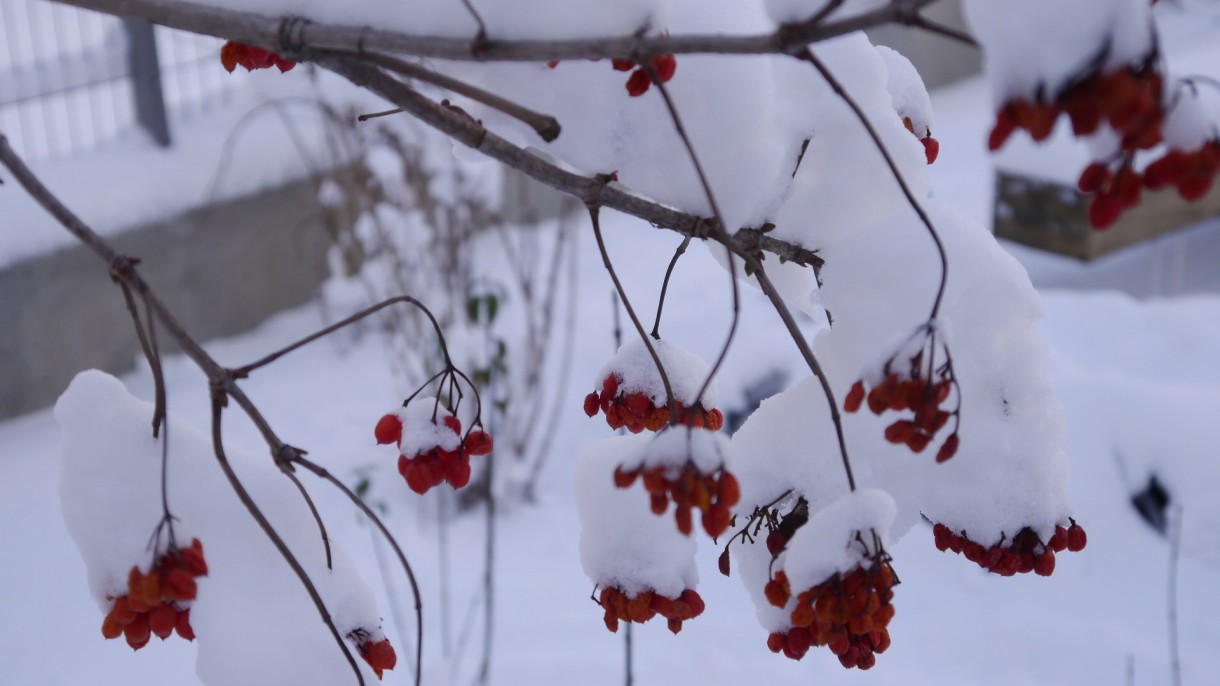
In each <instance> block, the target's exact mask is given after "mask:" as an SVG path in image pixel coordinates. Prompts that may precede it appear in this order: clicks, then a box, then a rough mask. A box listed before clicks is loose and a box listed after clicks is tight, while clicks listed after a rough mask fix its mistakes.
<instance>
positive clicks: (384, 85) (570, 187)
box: [315, 54, 822, 269]
mask: <svg viewBox="0 0 1220 686" xmlns="http://www.w3.org/2000/svg"><path fill="white" fill-rule="evenodd" d="M315 61H316V62H317V63H318V64H320V65H321V66H323V67H326V68H327V69H330V70H332V71H334V72H335V73H337V74H339V75H340V76H343V77H344V78H346V79H348V80H349V81H351V82H352V83H355V84H356V85H358V86H364V87H366V88H368V89H369V90H371V91H372V92H374V93H376V94H378V95H380V96H381V97H383V98H385V99H386V100H389V101H390V102H392V103H393V104H395V105H397V106H399V107H401V108H402V109H403V110H405V111H407V112H409V113H410V114H412V115H413V116H415V117H416V118H418V119H419V120H420V121H422V122H424V123H425V124H428V125H429V126H431V127H433V128H435V129H437V130H438V131H440V132H441V133H444V134H446V135H447V136H449V137H451V138H453V139H454V140H455V141H457V142H459V143H462V144H464V145H467V146H469V147H471V148H474V149H475V150H478V151H479V152H481V153H483V154H484V155H487V156H488V157H490V158H492V159H494V160H497V161H499V162H502V163H504V164H505V165H507V166H509V167H511V168H513V169H516V170H518V171H521V172H523V173H525V174H526V175H527V176H530V177H531V178H533V179H534V180H536V181H539V182H541V183H543V184H545V185H547V186H550V187H551V188H554V189H556V190H559V191H562V192H564V193H567V194H569V195H572V196H575V197H576V198H577V199H579V200H581V201H583V202H585V203H586V204H588V203H593V204H596V205H599V206H601V207H607V208H610V209H613V210H618V211H619V212H623V213H624V214H629V215H632V216H634V217H638V218H640V219H643V220H644V221H647V222H649V223H651V224H654V225H656V226H659V227H663V228H666V229H670V230H672V231H676V232H678V233H680V234H682V235H684V236H703V235H705V232H706V230H707V229H706V226H707V224H708V223H709V222H711V221H712V220H710V219H707V218H704V217H697V216H695V215H692V214H688V213H686V212H682V211H680V210H676V209H673V208H672V207H668V206H665V205H662V204H660V203H658V202H655V201H652V200H649V199H647V198H644V197H641V196H639V195H635V194H634V193H632V192H630V190H629V189H627V188H625V187H624V186H621V185H618V184H612V183H608V182H607V181H606V179H605V178H602V177H597V176H584V175H581V174H577V173H574V172H571V171H568V170H566V169H564V168H562V167H560V166H558V165H557V164H554V163H552V162H550V161H548V160H546V159H544V158H543V157H541V156H539V155H537V154H534V153H532V152H529V151H527V150H525V149H523V148H521V147H519V146H516V145H513V144H512V143H510V142H508V141H507V140H505V139H504V138H502V137H500V136H498V135H496V134H495V133H493V132H491V131H488V130H487V129H486V128H484V127H483V126H482V125H481V124H479V123H478V122H477V121H475V120H474V119H471V118H470V117H467V116H463V115H461V114H459V113H457V112H455V111H453V110H450V109H448V108H445V107H443V106H442V105H439V104H437V103H434V102H432V101H431V100H429V99H427V98H425V97H424V96H422V95H420V94H419V93H418V92H416V91H415V90H413V89H412V88H410V87H409V86H407V85H406V84H403V83H402V82H400V81H398V80H397V79H394V78H392V77H390V76H389V75H387V74H384V73H382V72H381V70H379V69H377V68H376V67H374V66H372V65H369V64H365V63H362V62H361V61H359V60H356V59H353V58H346V57H338V56H335V55H334V54H322V55H318V56H317V57H316V59H315ZM727 241H728V243H729V245H730V247H731V248H732V249H733V252H734V253H736V254H738V255H743V254H745V253H746V252H757V251H760V250H761V251H766V252H770V253H772V254H774V255H776V256H778V257H780V258H781V259H782V260H784V261H788V262H795V263H797V264H800V265H803V266H811V267H814V268H815V269H817V268H820V267H821V264H822V259H821V258H820V257H818V256H817V254H816V253H814V252H813V251H811V250H808V249H806V248H803V247H801V246H799V245H796V244H793V243H788V242H785V241H781V240H779V239H775V238H771V237H770V236H766V235H764V234H763V233H762V232H761V231H760V230H757V229H741V230H739V231H737V232H736V233H735V234H733V236H732V237H729V238H727ZM721 242H724V240H723V239H722V241H721Z"/></svg>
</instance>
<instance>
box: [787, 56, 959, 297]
mask: <svg viewBox="0 0 1220 686" xmlns="http://www.w3.org/2000/svg"><path fill="white" fill-rule="evenodd" d="M801 59H803V60H805V61H806V62H808V63H810V64H812V65H813V68H814V69H816V70H817V71H818V73H819V74H821V75H822V79H823V80H825V81H826V83H827V84H828V85H829V86H830V88H831V90H833V91H834V92H835V95H837V96H839V99H841V100H842V101H843V102H844V103H845V104H846V105H847V106H848V107H849V108H850V109H851V111H852V113H853V114H855V116H856V119H858V120H859V121H860V125H861V126H863V127H864V130H865V131H866V132H868V136H869V138H871V139H872V140H873V145H875V146H876V148H877V151H878V152H880V153H881V157H882V158H884V159H885V164H886V166H887V167H889V170H890V174H891V175H892V176H893V177H894V180H895V181H897V182H898V187H899V188H900V189H902V194H903V196H905V197H906V200H907V203H908V204H910V206H911V209H913V210H915V214H917V215H919V220H920V221H922V222H923V225H924V226H925V227H926V228H927V229H928V235H930V236H931V237H932V242H933V243H935V244H936V253H937V254H938V255H939V256H940V286H939V287H937V289H936V300H935V301H933V303H932V314H930V315H929V316H928V319H929V320H934V319H936V316H937V315H938V314H940V305H941V302H942V301H943V300H944V298H945V285H946V284H947V283H948V281H949V258H948V256H947V255H946V254H945V244H944V243H942V242H941V240H940V234H939V233H937V231H936V227H934V226H933V225H932V220H931V219H930V218H929V217H928V213H927V212H926V211H925V210H924V208H923V206H922V205H920V204H919V201H918V200H917V199H916V198H915V194H914V193H913V192H911V187H910V186H908V185H907V181H906V179H905V178H904V177H903V176H902V172H901V171H900V170H899V169H898V164H897V163H896V162H894V158H893V156H891V155H890V151H889V149H888V148H886V147H885V143H884V142H882V140H881V136H880V134H878V133H877V129H875V128H874V127H873V123H872V122H871V121H869V119H868V116H867V115H866V114H865V113H864V110H863V109H861V107H860V105H859V103H857V102H856V100H855V98H853V97H851V95H850V94H849V93H848V92H847V90H846V89H844V88H843V84H841V83H839V80H838V79H837V78H836V77H835V75H834V74H832V73H831V72H830V69H828V68H827V67H826V65H825V64H823V63H822V60H820V59H818V57H817V55H814V54H813V51H812V50H808V49H806V50H805V51H804V52H803V53H801Z"/></svg>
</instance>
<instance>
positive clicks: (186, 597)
mask: <svg viewBox="0 0 1220 686" xmlns="http://www.w3.org/2000/svg"><path fill="white" fill-rule="evenodd" d="M207 573H208V565H207V562H206V561H204V559H203V544H201V543H200V542H199V539H194V540H192V541H191V545H190V547H189V548H182V549H177V548H171V549H170V550H168V551H167V552H166V553H165V554H163V555H161V556H160V557H159V558H157V560H156V562H155V563H154V564H153V566H152V569H150V570H149V571H148V573H144V572H141V571H140V568H139V567H132V568H131V573H130V574H128V576H127V594H126V595H122V596H118V597H116V598H113V603H114V604H113V605H112V606H111V608H110V612H109V613H107V615H106V618H105V619H104V620H102V635H103V636H105V637H106V638H108V639H110V638H118V637H119V636H123V637H125V638H126V639H127V645H129V646H131V647H132V649H133V650H139V649H140V648H143V647H144V646H146V645H148V641H149V640H150V638H151V637H152V635H154V634H155V635H156V636H157V638H160V639H161V640H162V641H164V640H165V639H167V638H169V636H170V634H172V633H174V631H177V632H178V635H179V636H181V637H182V638H185V639H186V640H188V641H193V640H195V631H194V630H193V629H191V608H190V605H189V603H190V602H191V601H193V600H194V599H195V594H196V591H197V586H196V584H195V579H196V578H198V577H201V576H207Z"/></svg>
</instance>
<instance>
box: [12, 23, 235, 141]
mask: <svg viewBox="0 0 1220 686" xmlns="http://www.w3.org/2000/svg"><path fill="white" fill-rule="evenodd" d="M220 45H221V41H219V40H217V39H214V38H209V37H204V36H197V35H194V34H190V33H185V32H182V31H174V30H170V29H165V28H160V27H158V28H156V29H154V28H153V27H151V26H149V25H147V24H142V23H139V22H125V21H123V20H120V19H118V18H115V17H111V16H108V15H103V14H98V13H96V12H89V11H86V10H80V9H76V8H74V7H66V6H63V5H58V4H55V3H51V2H45V1H44V0H0V131H3V132H4V134H5V135H6V136H7V137H8V138H9V140H10V141H11V142H12V144H13V146H14V147H15V148H16V149H17V151H18V152H20V153H22V154H23V155H25V156H26V157H28V158H32V159H46V158H51V157H63V156H69V155H73V154H77V153H80V152H84V151H87V150H91V149H94V148H97V147H99V146H103V145H106V144H107V143H110V142H112V141H114V140H116V139H118V138H120V137H123V136H125V135H130V134H131V132H133V131H140V130H143V131H144V132H146V133H147V134H148V135H150V136H151V137H152V139H153V140H154V141H156V142H157V143H158V144H160V145H168V144H169V143H170V142H171V139H172V135H171V133H172V128H173V125H174V124H176V123H180V122H183V121H186V120H189V119H191V118H193V117H195V116H198V115H200V114H203V113H206V112H208V111H209V110H211V109H214V108H216V107H219V106H221V105H223V104H225V103H226V102H228V101H229V99H230V98H231V97H232V95H233V91H234V89H235V88H236V87H237V86H236V84H235V83H234V82H233V81H231V80H226V79H224V77H225V76H227V74H225V73H224V71H223V70H221V69H220V68H219V61H218V57H217V55H218V53H219V51H220Z"/></svg>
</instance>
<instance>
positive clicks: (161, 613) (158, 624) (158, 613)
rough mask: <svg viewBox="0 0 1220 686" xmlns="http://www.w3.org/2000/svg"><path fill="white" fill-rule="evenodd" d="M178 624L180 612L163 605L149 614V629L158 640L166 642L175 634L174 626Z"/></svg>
mask: <svg viewBox="0 0 1220 686" xmlns="http://www.w3.org/2000/svg"><path fill="white" fill-rule="evenodd" d="M177 622H178V611H177V610H175V609H174V608H173V607H170V606H169V605H166V604H165V603H161V604H160V605H158V606H156V607H154V608H153V610H152V612H149V613H148V628H149V630H150V631H152V633H154V634H156V635H157V638H159V639H161V640H162V641H164V640H165V639H167V638H169V636H170V634H172V633H174V625H175V624H177Z"/></svg>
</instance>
